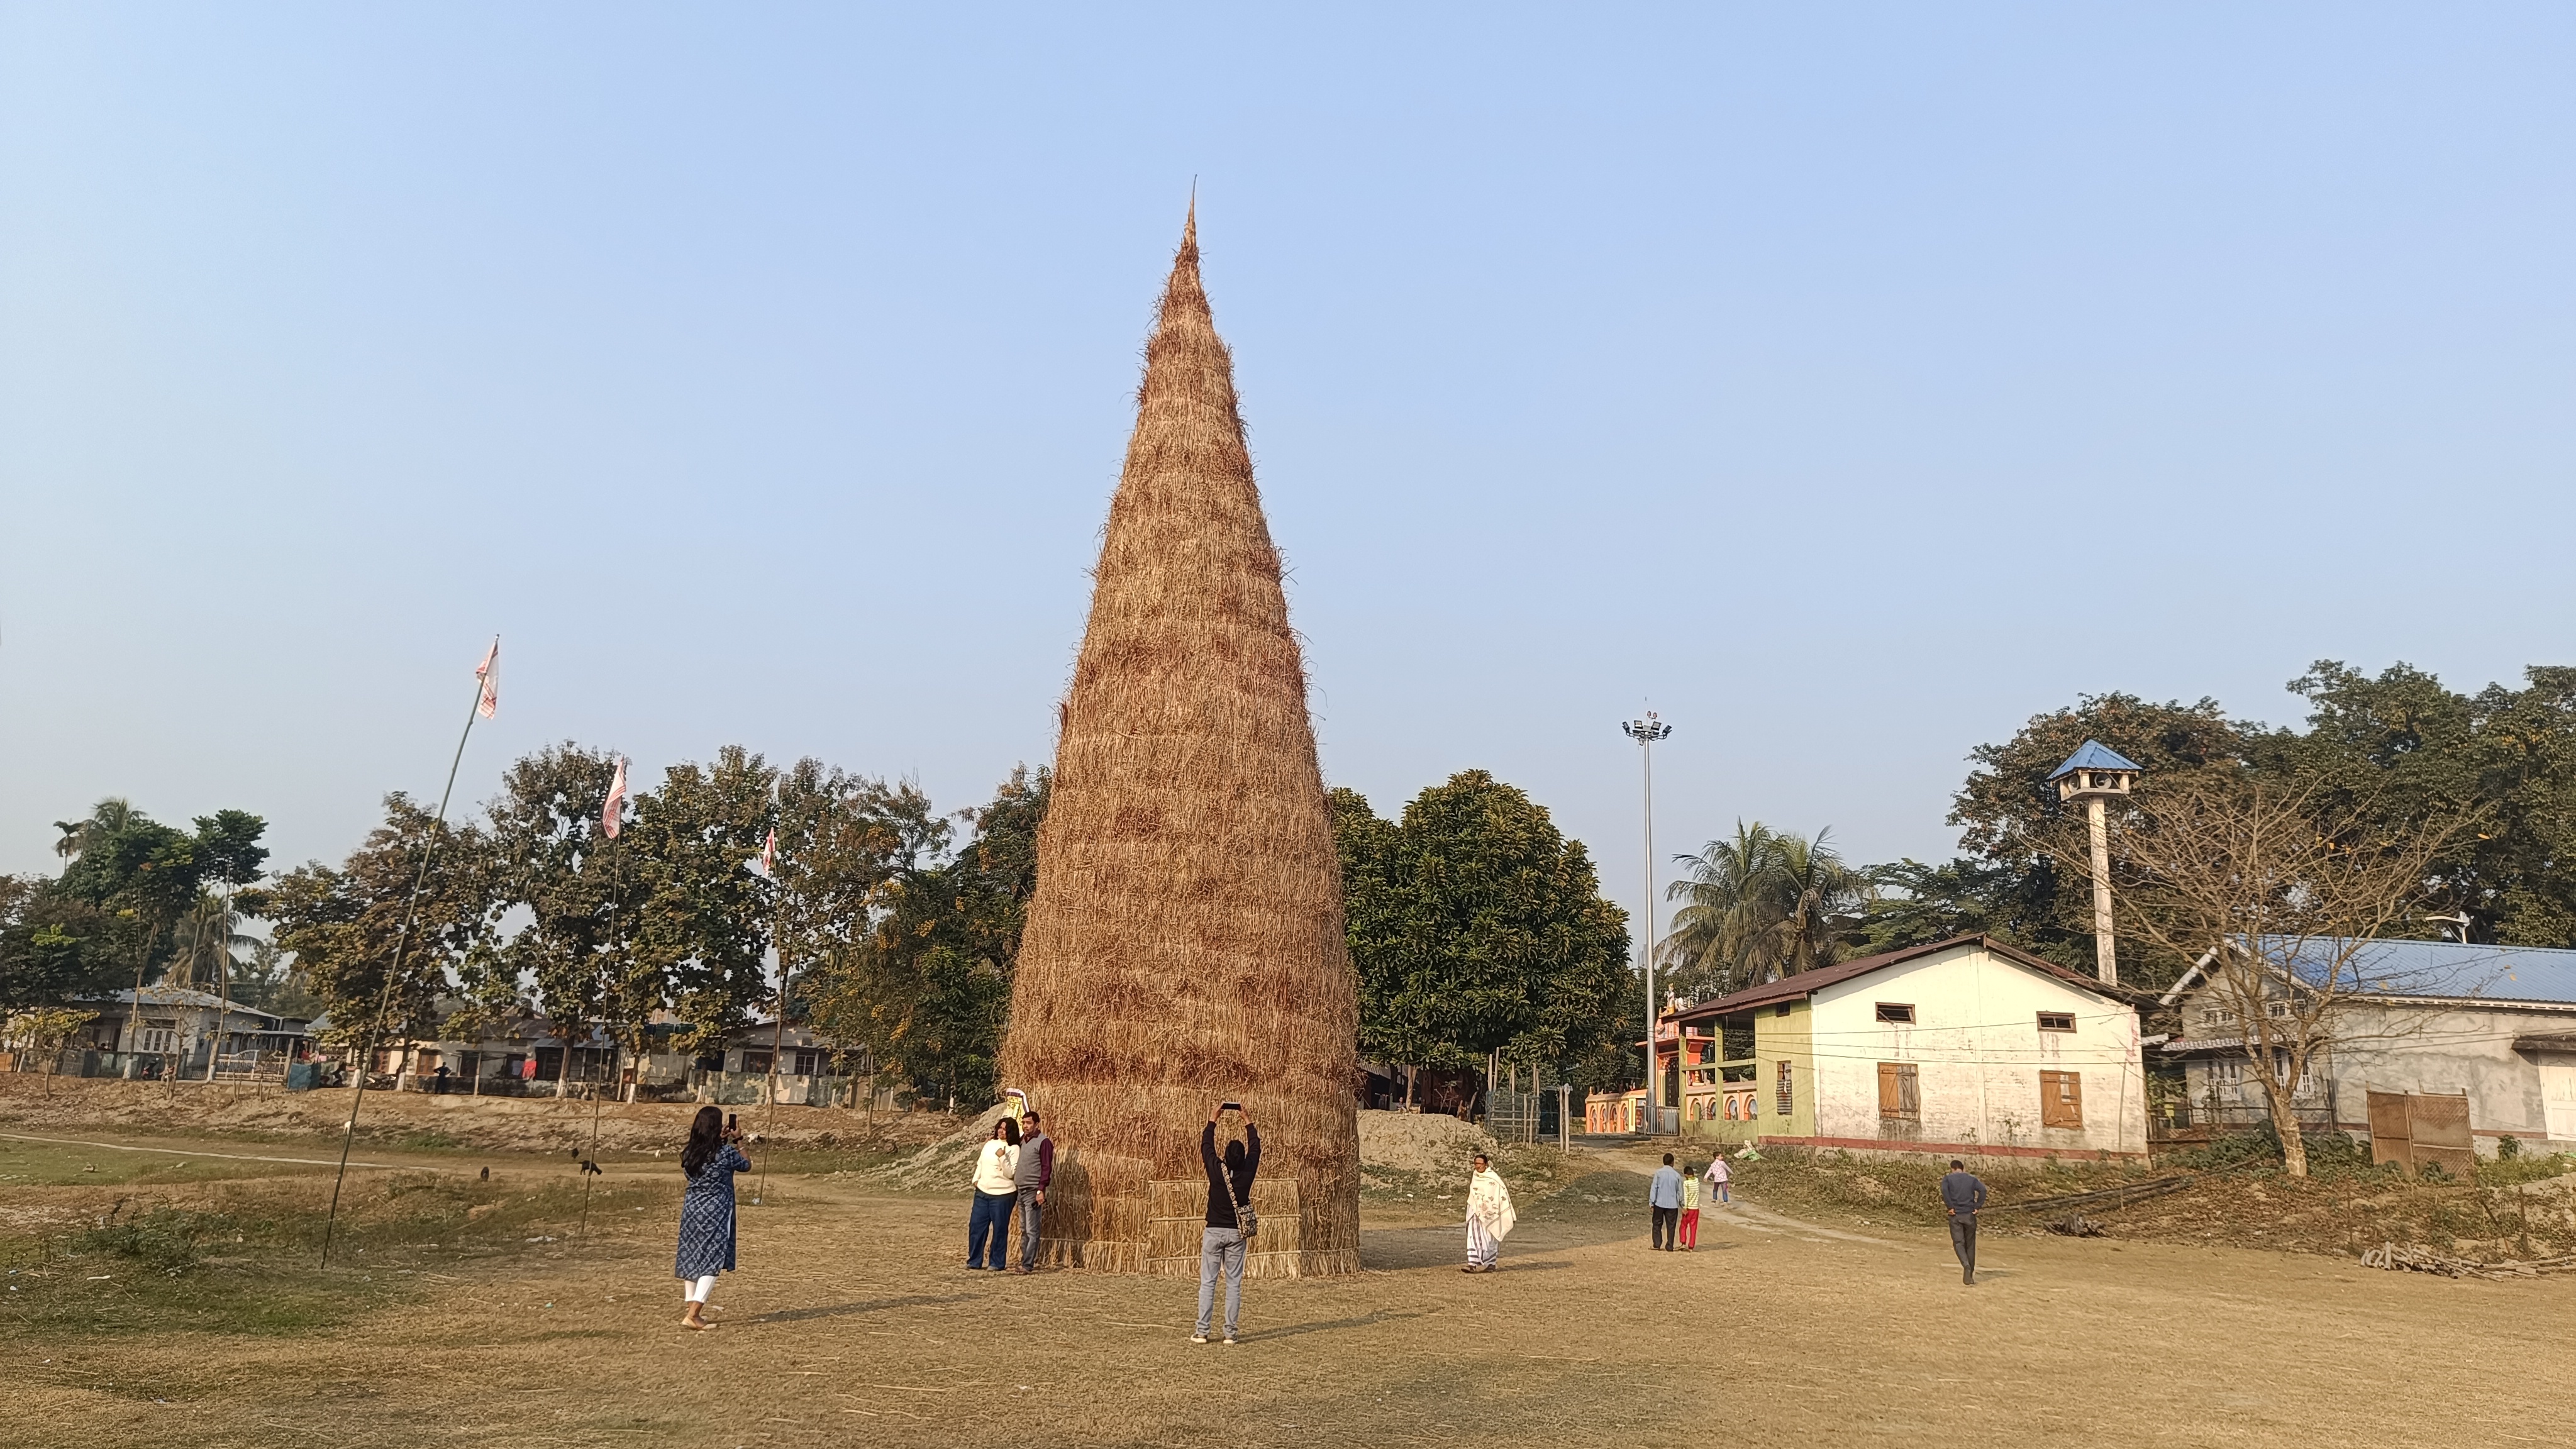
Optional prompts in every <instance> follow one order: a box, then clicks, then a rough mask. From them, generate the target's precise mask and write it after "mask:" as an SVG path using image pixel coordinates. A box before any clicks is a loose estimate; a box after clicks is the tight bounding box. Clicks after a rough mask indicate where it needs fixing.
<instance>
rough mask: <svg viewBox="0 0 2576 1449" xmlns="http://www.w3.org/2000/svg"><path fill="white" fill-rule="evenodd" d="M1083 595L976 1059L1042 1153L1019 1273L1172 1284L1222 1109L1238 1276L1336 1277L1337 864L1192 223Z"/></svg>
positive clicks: (1190, 1268)
mask: <svg viewBox="0 0 2576 1449" xmlns="http://www.w3.org/2000/svg"><path fill="white" fill-rule="evenodd" d="M1094 580H1095V582H1094V585H1093V592H1092V603H1091V620H1090V624H1089V626H1088V627H1087V629H1086V630H1085V632H1084V635H1083V643H1082V653H1081V657H1080V660H1079V662H1078V663H1077V664H1076V665H1075V668H1074V677H1073V685H1072V688H1071V689H1070V690H1069V691H1068V693H1067V695H1066V697H1065V701H1064V704H1063V706H1062V709H1061V713H1060V718H1061V720H1062V722H1063V736H1062V738H1061V740H1060V741H1059V742H1058V744H1057V749H1056V764H1055V781H1054V787H1053V794H1052V796H1051V799H1050V801H1049V805H1048V809H1047V817H1046V822H1045V824H1044V825H1043V826H1042V827H1041V828H1040V831H1039V834H1038V879H1037V889H1036V891H1035V893H1034V895H1033V896H1032V898H1031V900H1030V902H1029V911H1028V924H1027V929H1026V932H1025V933H1024V935H1023V937H1022V941H1021V947H1020V956H1019V967H1018V972H1017V976H1016V979H1015V981H1014V984H1013V988H1012V994H1011V1028H1010V1035H1009V1038H1008V1040H1007V1041H1006V1042H1005V1043H1004V1046H1003V1053H1002V1076H1003V1083H1004V1085H1006V1086H1009V1087H1016V1088H1020V1089H1022V1090H1025V1091H1027V1092H1028V1093H1029V1096H1030V1099H1031V1102H1032V1104H1033V1105H1035V1106H1036V1107H1037V1109H1038V1110H1039V1111H1040V1112H1041V1113H1042V1114H1043V1115H1044V1117H1045V1120H1046V1125H1047V1130H1048V1132H1049V1133H1050V1134H1051V1135H1052V1136H1053V1137H1054V1138H1055V1140H1056V1141H1057V1142H1058V1143H1059V1144H1060V1146H1059V1148H1058V1153H1059V1159H1058V1166H1057V1169H1056V1179H1055V1182H1056V1185H1055V1186H1053V1187H1050V1188H1049V1189H1048V1193H1047V1211H1046V1215H1045V1218H1044V1220H1043V1222H1044V1232H1045V1234H1046V1241H1047V1256H1048V1257H1049V1258H1050V1259H1051V1260H1052V1261H1057V1262H1072V1263H1080V1264H1086V1265H1091V1266H1102V1267H1109V1268H1115V1269H1124V1270H1127V1271H1159V1272H1182V1273H1187V1272H1195V1271H1196V1269H1197V1262H1198V1222H1199V1218H1200V1214H1201V1212H1202V1210H1203V1209H1204V1208H1205V1206H1206V1193H1207V1180H1206V1178H1205V1176H1204V1175H1203V1174H1202V1173H1201V1171H1200V1167H1199V1157H1198V1138H1199V1131H1200V1129H1201V1128H1202V1127H1203V1126H1205V1125H1206V1123H1207V1120H1208V1116H1209V1114H1210V1112H1211V1110H1212V1109H1213V1108H1214V1106H1215V1104H1216V1103H1217V1102H1218V1101H1219V1100H1220V1099H1224V1100H1235V1101H1241V1102H1242V1103H1243V1104H1244V1105H1245V1106H1246V1108H1248V1109H1249V1114H1250V1116H1251V1118H1252V1120H1253V1121H1255V1122H1257V1123H1258V1124H1259V1125H1260V1128H1261V1132H1262V1163H1261V1171H1260V1174H1259V1179H1258V1182H1257V1185H1256V1189H1255V1193H1256V1195H1255V1199H1254V1205H1255V1207H1256V1208H1258V1209H1259V1211H1260V1213H1261V1218H1262V1225H1261V1233H1260V1236H1259V1238H1258V1239H1256V1240H1255V1242H1254V1244H1253V1247H1254V1250H1255V1251H1254V1252H1253V1253H1252V1255H1251V1262H1250V1265H1249V1271H1252V1272H1254V1273H1263V1274H1312V1273H1338V1272H1353V1271H1356V1270H1357V1268H1358V1264H1359V1256H1358V1248H1359V1195H1358V1194H1359V1176H1358V1174H1359V1136H1358V1120H1357V1116H1356V1113H1355V1104H1354V1102H1353V1100H1352V1093H1351V1082H1352V1079H1353V1076H1354V1074H1355V1071H1356V1068H1357V1060H1356V1056H1357V1045H1356V1033H1357V1021H1358V1003H1357V998H1356V993H1355V989H1354V986H1353V982H1352V977H1351V972H1350V964H1349V960H1348V957H1347V954H1346V951H1345V946H1344V941H1343V936H1342V909H1341V906H1342V902H1341V874H1340V867H1339V863H1338V861H1337V859H1336V857H1335V854H1334V849H1333V834H1332V817H1331V813H1330V808H1329V806H1328V805H1327V804H1326V801H1325V796H1324V784H1323V776H1322V772H1321V771H1320V769H1319V768H1318V767H1317V763H1316V757H1315V735H1314V728H1313V725H1312V723H1311V722H1310V720H1309V719H1308V717H1307V713H1306V674H1305V665H1304V662H1303V660H1302V658H1301V657H1300V654H1299V651H1298V644H1297V638H1296V635H1295V634H1294V633H1293V632H1292V631H1291V630H1290V628H1289V624H1288V606H1287V599H1286V596H1285V594H1284V592H1283V591H1282V589H1281V587H1280V580H1279V554H1278V550H1277V549H1276V548H1275V547H1274V546H1273V545H1272V543H1271V540H1270V529H1269V525H1268V523H1267V522H1266V521H1265V520H1264V519H1263V517H1262V512H1261V495H1260V491H1259V489H1258V488H1257V487H1256V486H1255V485H1254V482H1253V476H1252V455H1251V452H1250V450H1249V449H1248V448H1247V447H1246V446H1245V444H1244V436H1243V422H1242V419H1241V417H1240V415H1239V414H1238V412H1237V409H1236V400H1235V392H1234V367H1233V360H1232V358H1231V356H1230V355H1229V354H1228V352H1227V350H1226V346H1225V343H1224V342H1223V341H1222V340H1221V339H1219V338H1218V336H1217V332H1216V324H1215V320H1214V318H1213V317H1212V316H1211V315H1210V313H1209V310H1208V300H1207V292H1206V289H1205V287H1204V286H1203V285H1202V284H1201V281H1200V277H1199V249H1198V213H1197V206H1196V202H1195V198H1193V202H1192V206H1191V210H1190V214H1189V219H1188V220H1187V221H1186V222H1185V223H1184V224H1183V227H1182V231H1181V245H1180V250H1179V251H1178V252H1177V253H1176V254H1175V255H1174V257H1173V259H1172V271H1171V276H1170V279H1169V280H1168V281H1167V282H1166V283H1165V284H1164V288H1163V298H1162V304H1161V307H1160V309H1159V311H1158V315H1157V317H1156V320H1155V326H1154V334H1153V336H1152V338H1151V339H1150V340H1149V341H1148V342H1147V343H1146V347H1145V376H1144V381H1143V383H1142V385H1141V386H1139V387H1138V389H1137V394H1136V429H1135V432H1134V434H1133V435H1132V436H1131V437H1130V438H1129V440H1128V445H1127V463H1126V467H1125V469H1124V470H1123V471H1122V473H1121V474H1120V477H1119V482H1118V492H1117V495H1116V497H1115V498H1114V499H1112V500H1111V503H1110V507H1109V526H1108V528H1107V530H1106V532H1105V535H1104V537H1103V539H1102V543H1101V550H1100V562H1099V566H1098V568H1097V569H1096V570H1095V571H1094ZM1184 1229H1186V1231H1183V1230H1184ZM1165 1238H1168V1239H1169V1241H1164V1239H1165Z"/></svg>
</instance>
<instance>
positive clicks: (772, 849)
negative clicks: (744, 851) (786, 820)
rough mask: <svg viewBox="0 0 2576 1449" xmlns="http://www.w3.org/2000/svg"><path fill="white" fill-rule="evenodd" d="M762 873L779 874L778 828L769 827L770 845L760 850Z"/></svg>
mask: <svg viewBox="0 0 2576 1449" xmlns="http://www.w3.org/2000/svg"><path fill="white" fill-rule="evenodd" d="M760 873H761V874H762V875H776V874H778V827H777V826H775V825H773V826H771V827H769V843H768V844H767V845H764V846H762V847H761V848H760Z"/></svg>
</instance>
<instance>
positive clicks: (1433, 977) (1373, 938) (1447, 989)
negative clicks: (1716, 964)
mask: <svg viewBox="0 0 2576 1449" xmlns="http://www.w3.org/2000/svg"><path fill="white" fill-rule="evenodd" d="M1332 806H1333V830H1334V838H1335V841H1336V844H1337V846H1338V848H1339V851H1340V854H1341V864H1342V882H1343V898H1344V912H1345V927H1346V929H1347V931H1348V933H1349V938H1350V953H1351V964H1352V967H1353V969H1354V970H1355V971H1356V972H1357V974H1358V977H1359V996H1360V1049H1361V1052H1362V1054H1364V1055H1368V1056H1373V1057H1378V1058H1382V1059H1384V1060H1387V1061H1391V1062H1396V1063H1401V1064H1404V1065H1407V1066H1417V1067H1435V1068H1441V1067H1447V1068H1455V1067H1481V1066H1483V1065H1484V1064H1485V1062H1486V1061H1487V1059H1488V1058H1489V1057H1491V1056H1494V1055H1500V1056H1501V1057H1503V1058H1504V1059H1505V1060H1507V1061H1512V1062H1531V1063H1535V1062H1550V1063H1568V1064H1576V1063H1584V1062H1597V1061H1599V1060H1600V1059H1601V1058H1602V1055H1603V1053H1604V1052H1605V1049H1606V1050H1608V1051H1609V1052H1610V1053H1611V1054H1612V1055H1614V1056H1615V1055H1616V1053H1617V1052H1619V1051H1620V1050H1623V1049H1624V1046H1625V1038H1626V1033H1627V1032H1628V1030H1629V1029H1630V1028H1631V1026H1632V1024H1633V1025H1634V1026H1635V1027H1637V1028H1640V1029H1641V1028H1642V1024H1643V1020H1644V1011H1643V1009H1642V1006H1641V1005H1639V1004H1637V1003H1635V1002H1633V1001H1632V1000H1631V998H1632V997H1633V996H1635V994H1636V991H1637V986H1636V980H1637V978H1636V976H1635V975H1634V973H1633V972H1632V971H1631V970H1630V969H1629V965H1628V950H1629V941H1628V924H1627V916H1626V913H1624V912H1623V911H1621V910H1620V909H1619V908H1618V907H1617V906H1615V905H1613V904H1611V903H1610V902H1609V901H1607V900H1604V899H1603V898H1602V895H1601V888H1600V881H1599V879H1598V878H1597V877H1596V875H1595V874H1594V871H1593V867H1592V861H1591V858H1590V856H1589V855H1587V854H1586V853H1585V851H1584V849H1583V846H1582V844H1581V843H1580V842H1577V841H1570V840H1567V839H1566V838H1565V836H1564V835H1563V833H1561V832H1560V831H1558V829H1557V828H1556V824H1555V822H1554V821H1553V820H1552V819H1550V818H1549V815H1548V812H1547V810H1546V809H1545V807H1543V806H1540V805H1538V804H1537V803H1536V802H1534V801H1532V800H1531V799H1530V798H1529V796H1528V795H1526V794H1524V793H1522V792H1521V791H1520V790H1518V789H1516V788H1514V787H1512V786H1510V785H1506V784H1503V783H1502V782H1500V781H1498V780H1496V779H1495V778H1494V777H1493V776H1491V775H1489V774H1487V773H1485V772H1484V771H1482V770H1467V771H1463V772H1461V773H1459V774H1457V775H1453V776H1451V777H1450V778H1449V780H1448V781H1447V782H1446V783H1445V784H1440V785H1434V786H1431V787H1430V788H1428V789H1426V790H1424V791H1423V792H1422V793H1421V794H1419V795H1417V796H1415V797H1414V799H1413V801H1412V803H1410V804H1408V805H1406V806H1405V808H1404V815H1403V818H1402V819H1401V820H1400V821H1396V822H1389V821H1386V820H1384V819H1381V818H1379V816H1378V815H1377V814H1376V812H1375V811H1374V810H1373V809H1372V808H1371V807H1370V805H1369V802H1368V800H1367V799H1366V798H1365V797H1363V796H1361V795H1360V794H1358V793H1357V792H1355V791H1351V790H1347V789H1343V790H1335V791H1333V793H1332ZM1613 1070H1615V1068H1614V1069H1613Z"/></svg>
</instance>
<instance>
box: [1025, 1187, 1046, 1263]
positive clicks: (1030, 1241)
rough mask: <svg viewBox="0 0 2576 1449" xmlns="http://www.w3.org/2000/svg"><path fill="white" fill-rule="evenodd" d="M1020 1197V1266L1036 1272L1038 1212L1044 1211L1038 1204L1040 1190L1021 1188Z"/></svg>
mask: <svg viewBox="0 0 2576 1449" xmlns="http://www.w3.org/2000/svg"><path fill="white" fill-rule="evenodd" d="M1019 1197H1020V1266H1021V1267H1023V1268H1026V1269H1028V1270H1029V1271H1031V1272H1036V1271H1037V1266H1038V1214H1039V1213H1040V1212H1041V1211H1042V1209H1041V1208H1040V1207H1039V1206H1038V1190H1037V1189H1036V1188H1034V1187H1024V1188H1021V1189H1020V1193H1019Z"/></svg>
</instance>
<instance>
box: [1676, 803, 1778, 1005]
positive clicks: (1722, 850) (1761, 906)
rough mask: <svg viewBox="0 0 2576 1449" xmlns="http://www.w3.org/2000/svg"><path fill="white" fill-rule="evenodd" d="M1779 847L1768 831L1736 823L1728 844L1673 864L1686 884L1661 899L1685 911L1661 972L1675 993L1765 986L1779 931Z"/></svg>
mask: <svg viewBox="0 0 2576 1449" xmlns="http://www.w3.org/2000/svg"><path fill="white" fill-rule="evenodd" d="M1780 845H1781V841H1780V837H1779V836H1777V835H1774V834H1773V833H1772V832H1771V828H1770V827H1769V826H1767V825H1764V824H1763V823H1762V822H1760V821H1758V820H1757V821H1755V822H1753V823H1752V824H1751V825H1747V824H1745V823H1744V822H1743V821H1742V820H1738V821H1736V822H1735V838H1734V839H1733V840H1712V841H1710V842H1709V843H1708V848H1707V849H1705V850H1702V851H1701V852H1700V853H1699V854H1697V855H1677V856H1675V857H1673V859H1674V861H1675V863H1677V864H1679V865H1681V866H1682V867H1683V868H1684V870H1685V872H1686V873H1687V876H1688V878H1687V879H1684V880H1677V881H1675V882H1673V883H1672V885H1671V886H1669V887H1667V888H1666V889H1665V891H1664V899H1666V900H1668V901H1681V902H1684V904H1683V906H1682V908H1681V909H1680V910H1678V911H1675V912H1674V913H1673V922H1672V927H1671V934H1670V935H1668V936H1667V937H1665V939H1664V960H1663V962H1662V965H1663V967H1664V969H1666V970H1668V971H1670V972H1672V973H1673V979H1674V981H1675V982H1676V984H1677V985H1678V986H1679V987H1680V988H1681V989H1683V990H1685V991H1689V992H1693V993H1697V992H1701V991H1715V992H1721V993H1722V992H1727V991H1733V990H1737V989H1740V988H1742V987H1745V986H1749V985H1752V984H1753V983H1754V982H1756V981H1759V980H1762V979H1764V974H1765V973H1766V972H1767V970H1768V968H1769V966H1770V964H1771V953H1772V945H1773V938H1774V933H1773V927H1774V926H1775V925H1776V924H1777V923H1778V915H1777V912H1776V910H1775V905H1776V897H1777V892H1776V891H1775V890H1774V883H1775V881H1776V878H1777V876H1778V873H1779V864H1780Z"/></svg>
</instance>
